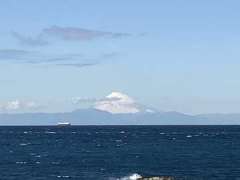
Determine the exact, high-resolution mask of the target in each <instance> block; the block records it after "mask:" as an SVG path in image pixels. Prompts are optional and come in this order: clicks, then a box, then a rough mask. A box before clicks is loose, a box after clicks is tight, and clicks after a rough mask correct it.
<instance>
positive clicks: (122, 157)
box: [0, 126, 240, 180]
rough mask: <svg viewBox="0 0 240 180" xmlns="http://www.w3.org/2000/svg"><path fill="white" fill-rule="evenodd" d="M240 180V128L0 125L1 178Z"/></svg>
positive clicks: (33, 179) (9, 179)
mask: <svg viewBox="0 0 240 180" xmlns="http://www.w3.org/2000/svg"><path fill="white" fill-rule="evenodd" d="M133 173H138V174H141V175H170V176H174V177H175V179H186V180H188V179H189V180H195V179H196V180H207V179H218V180H221V179H227V180H230V179H231V180H237V179H240V126H72V127H53V126H52V127H47V126H45V127H30V126H28V127H0V180H15V179H19V180H35V179H36V180H46V179H49V180H55V179H80V180H85V179H86V180H93V179H94V180H114V179H115V180H116V179H127V177H129V176H130V175H131V174H133Z"/></svg>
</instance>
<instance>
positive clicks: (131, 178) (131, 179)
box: [116, 173, 142, 180]
mask: <svg viewBox="0 0 240 180" xmlns="http://www.w3.org/2000/svg"><path fill="white" fill-rule="evenodd" d="M139 178H142V176H141V175H140V174H137V173H134V174H131V175H129V176H124V177H121V178H117V179H116V180H137V179H139Z"/></svg>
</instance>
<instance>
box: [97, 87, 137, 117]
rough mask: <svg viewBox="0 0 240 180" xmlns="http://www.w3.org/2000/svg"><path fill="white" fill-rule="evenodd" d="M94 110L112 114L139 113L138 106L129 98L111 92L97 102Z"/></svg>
mask: <svg viewBox="0 0 240 180" xmlns="http://www.w3.org/2000/svg"><path fill="white" fill-rule="evenodd" d="M94 108H95V109H97V110H101V111H107V112H110V113H113V114H124V113H138V112H141V109H140V108H139V105H138V104H137V103H136V102H135V101H134V100H133V99H132V98H131V97H129V96H128V95H126V94H123V93H120V92H112V93H111V94H110V95H108V96H106V98H104V99H102V100H99V101H97V102H96V103H95V106H94Z"/></svg>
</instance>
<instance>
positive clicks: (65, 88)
mask: <svg viewBox="0 0 240 180" xmlns="http://www.w3.org/2000/svg"><path fill="white" fill-rule="evenodd" d="M0 3H1V6H0V23H1V28H0V40H1V41H0V112H16V111H17V112H33V111H44V112H63V111H72V110H74V109H77V108H85V107H91V106H92V105H93V103H96V101H98V100H99V99H102V98H104V97H106V96H107V95H109V94H111V92H115V91H117V92H121V93H123V94H126V95H128V96H129V97H131V99H134V101H137V102H138V103H140V104H144V105H146V106H149V107H154V108H155V109H158V110H162V111H178V112H183V113H188V114H199V113H240V109H239V107H240V93H239V92H240V78H239V77H240V71H239V69H240V61H239V57H240V54H239V52H240V51H239V50H240V43H239V42H240V41H239V40H240V21H239V19H240V11H239V6H240V2H239V1H237V0H211V1H209V0H201V1H192V0H181V1H179V0H172V1H161V0H150V1H147V0H142V1H139V0H132V1H129V0H121V1H110V0H101V1H97V0H89V1H79V0H68V1H65V0H51V1H49V0H48V1H47V0H41V1H30V0H21V2H20V1H17V0H2V1H1V2H0ZM74 99H78V100H79V99H80V101H78V102H79V103H74V102H73V100H74Z"/></svg>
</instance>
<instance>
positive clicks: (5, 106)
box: [0, 100, 41, 112]
mask: <svg viewBox="0 0 240 180" xmlns="http://www.w3.org/2000/svg"><path fill="white" fill-rule="evenodd" d="M40 107H41V106H40V105H39V104H37V103H36V102H34V101H20V100H13V101H8V102H5V103H2V104H0V110H1V111H3V112H16V111H31V110H36V109H39V108H40Z"/></svg>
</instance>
